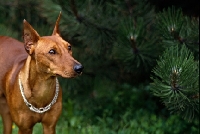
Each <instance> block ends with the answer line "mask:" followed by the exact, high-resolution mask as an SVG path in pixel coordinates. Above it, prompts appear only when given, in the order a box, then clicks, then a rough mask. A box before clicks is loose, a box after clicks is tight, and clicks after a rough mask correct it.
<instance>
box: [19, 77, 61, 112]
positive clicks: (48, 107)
mask: <svg viewBox="0 0 200 134" xmlns="http://www.w3.org/2000/svg"><path fill="white" fill-rule="evenodd" d="M19 89H20V92H21V95H22V98H23V100H24V102H25V104H26V105H27V106H28V107H29V109H30V110H31V111H33V112H36V113H40V114H41V113H44V112H46V111H48V110H49V109H50V108H51V106H52V105H53V104H54V103H56V100H57V98H58V93H59V83H58V79H57V78H56V93H55V96H54V98H53V100H52V101H51V103H49V105H47V106H46V107H41V108H36V107H34V106H33V105H32V104H31V103H29V102H28V101H27V99H26V97H25V94H24V88H23V86H22V82H21V80H20V78H19Z"/></svg>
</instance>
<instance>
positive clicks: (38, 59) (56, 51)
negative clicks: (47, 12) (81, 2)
mask: <svg viewBox="0 0 200 134" xmlns="http://www.w3.org/2000/svg"><path fill="white" fill-rule="evenodd" d="M60 16H61V13H60V14H59V16H58V19H57V21H56V25H55V27H54V30H53V34H52V35H51V36H43V37H40V36H39V34H38V33H37V32H36V31H35V30H34V29H33V27H32V26H31V25H30V24H29V23H28V22H27V21H26V20H24V33H23V39H24V47H25V50H26V51H27V53H28V54H29V55H30V56H31V57H32V58H34V60H35V65H36V68H37V71H38V72H44V73H48V74H50V75H52V76H54V75H60V76H62V77H65V78H71V77H75V76H76V75H78V74H81V73H82V70H83V66H82V65H81V64H80V63H79V62H78V61H77V60H75V59H74V58H73V57H72V46H71V45H70V44H69V43H68V42H67V41H65V40H63V39H62V37H61V36H60V33H59V21H60Z"/></svg>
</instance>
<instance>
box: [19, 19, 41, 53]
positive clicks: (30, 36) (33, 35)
mask: <svg viewBox="0 0 200 134" xmlns="http://www.w3.org/2000/svg"><path fill="white" fill-rule="evenodd" d="M39 38H40V36H39V34H38V33H37V32H36V31H35V30H34V29H33V27H32V26H31V25H30V24H29V23H28V22H27V21H26V20H25V19H24V30H23V39H24V47H25V50H26V51H27V53H29V54H30V55H31V54H32V53H33V51H34V45H35V44H36V43H37V41H38V40H39Z"/></svg>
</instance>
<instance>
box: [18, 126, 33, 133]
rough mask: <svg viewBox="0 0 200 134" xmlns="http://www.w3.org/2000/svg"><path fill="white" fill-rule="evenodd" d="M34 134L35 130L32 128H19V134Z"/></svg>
mask: <svg viewBox="0 0 200 134" xmlns="http://www.w3.org/2000/svg"><path fill="white" fill-rule="evenodd" d="M32 132H33V128H31V129H21V128H20V127H19V131H18V134H32Z"/></svg>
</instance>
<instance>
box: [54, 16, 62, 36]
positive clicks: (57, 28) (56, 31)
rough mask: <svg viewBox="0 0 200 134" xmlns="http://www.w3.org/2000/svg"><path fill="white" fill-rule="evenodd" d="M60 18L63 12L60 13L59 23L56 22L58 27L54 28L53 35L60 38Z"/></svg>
mask: <svg viewBox="0 0 200 134" xmlns="http://www.w3.org/2000/svg"><path fill="white" fill-rule="evenodd" d="M60 17H61V12H60V14H59V15H58V19H57V21H56V25H55V27H54V30H53V34H52V35H57V36H60V30H59V22H60Z"/></svg>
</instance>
